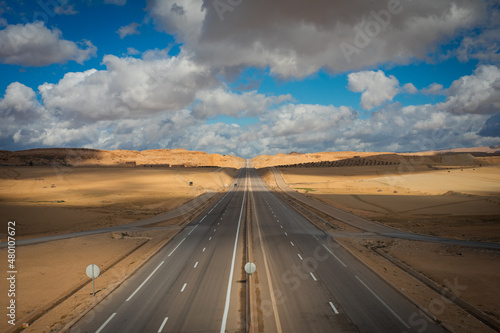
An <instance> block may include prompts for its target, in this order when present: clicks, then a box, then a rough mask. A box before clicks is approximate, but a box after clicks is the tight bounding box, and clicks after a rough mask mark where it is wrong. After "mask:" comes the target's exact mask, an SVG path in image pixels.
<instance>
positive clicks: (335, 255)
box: [323, 245, 347, 267]
mask: <svg viewBox="0 0 500 333" xmlns="http://www.w3.org/2000/svg"><path fill="white" fill-rule="evenodd" d="M323 247H324V248H325V249H326V250H327V251H328V252H330V254H331V255H332V256H333V257H334V258H335V259H337V260H338V262H340V263H341V264H342V265H343V266H344V267H347V265H346V264H344V263H343V262H342V260H340V259H339V257H337V256H336V255H335V254H334V253H333V252H332V251H330V249H329V248H327V247H326V245H323Z"/></svg>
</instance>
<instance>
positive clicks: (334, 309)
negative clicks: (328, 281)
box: [329, 302, 339, 314]
mask: <svg viewBox="0 0 500 333" xmlns="http://www.w3.org/2000/svg"><path fill="white" fill-rule="evenodd" d="M329 303H330V306H331V307H332V309H333V312H335V314H339V312H338V311H337V308H336V307H335V305H333V303H332V302H329Z"/></svg>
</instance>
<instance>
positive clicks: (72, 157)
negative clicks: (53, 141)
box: [0, 148, 245, 168]
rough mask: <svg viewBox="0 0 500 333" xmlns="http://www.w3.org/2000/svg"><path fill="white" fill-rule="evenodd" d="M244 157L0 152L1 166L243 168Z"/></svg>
mask: <svg viewBox="0 0 500 333" xmlns="http://www.w3.org/2000/svg"><path fill="white" fill-rule="evenodd" d="M244 161H245V160H244V159H242V158H240V157H236V156H232V155H219V154H207V153H204V152H198V151H188V150H185V149H154V150H144V151H134V150H111V151H110V150H98V149H85V148H43V149H30V150H21V151H13V152H12V151H0V165H1V166H42V165H65V166H74V167H82V166H123V167H125V166H134V165H135V166H138V167H159V166H162V167H166V166H170V167H205V166H216V167H231V168H241V167H242V166H243V165H244Z"/></svg>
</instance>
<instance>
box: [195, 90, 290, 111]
mask: <svg viewBox="0 0 500 333" xmlns="http://www.w3.org/2000/svg"><path fill="white" fill-rule="evenodd" d="M196 99H197V101H196V104H195V105H194V106H193V112H194V114H195V115H196V116H197V117H199V118H207V117H210V116H214V115H218V114H223V115H227V116H232V117H252V116H256V115H259V114H261V113H263V112H266V111H267V110H269V109H270V108H271V107H272V106H274V105H278V104H281V103H283V102H285V101H290V100H291V99H292V97H291V96H290V95H282V96H266V95H263V94H259V93H257V91H247V92H243V93H241V94H236V93H233V92H230V91H227V90H225V89H223V88H217V89H211V90H202V91H199V92H198V93H197V94H196Z"/></svg>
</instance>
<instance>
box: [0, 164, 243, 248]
mask: <svg viewBox="0 0 500 333" xmlns="http://www.w3.org/2000/svg"><path fill="white" fill-rule="evenodd" d="M236 172H237V171H236V169H220V168H117V167H107V168H104V167H93V168H83V167H79V168H72V167H64V166H53V167H12V168H11V167H3V168H0V211H1V212H2V217H4V218H5V219H10V220H16V222H17V231H18V235H19V236H18V239H23V238H28V237H34V236H40V235H41V234H46V233H67V232H74V231H83V230H88V229H95V228H100V227H107V226H113V225H119V224H124V223H128V222H133V221H136V220H140V219H145V218H148V217H151V216H154V215H157V214H160V213H167V212H168V211H170V210H172V209H174V208H175V207H177V206H180V205H181V204H182V203H184V202H187V201H189V200H191V199H193V198H195V197H197V196H199V195H200V194H202V193H204V192H206V191H211V192H217V191H222V190H224V189H225V187H226V184H231V183H232V179H233V177H234V176H235V174H236ZM190 182H192V186H190V185H189V183H190ZM5 236H6V234H5V231H4V230H2V231H1V232H0V238H1V239H2V241H4V240H5Z"/></svg>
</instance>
